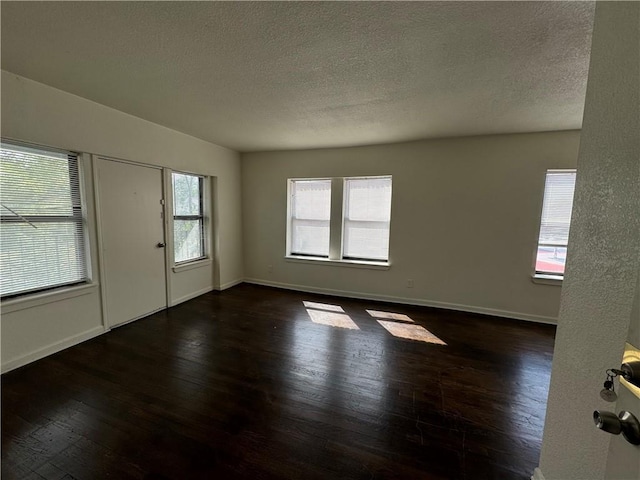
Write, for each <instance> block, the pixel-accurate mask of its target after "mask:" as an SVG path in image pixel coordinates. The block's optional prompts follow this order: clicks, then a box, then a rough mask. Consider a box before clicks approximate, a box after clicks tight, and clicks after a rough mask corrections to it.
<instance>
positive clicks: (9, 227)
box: [0, 143, 87, 298]
mask: <svg viewBox="0 0 640 480" xmlns="http://www.w3.org/2000/svg"><path fill="white" fill-rule="evenodd" d="M0 150H1V154H0V160H1V169H0V212H1V214H0V222H1V224H2V225H1V226H2V228H1V229H0V294H1V296H2V297H3V298H7V297H12V296H16V295H20V294H25V293H32V292H37V291H41V290H46V289H50V288H54V287H59V286H63V285H73V284H77V283H82V282H85V281H87V253H86V249H85V233H84V220H83V216H82V203H81V198H80V176H79V170H78V156H77V154H75V153H71V152H59V151H53V150H44V149H40V148H33V147H27V146H21V145H14V144H9V143H2V145H1V149H0Z"/></svg>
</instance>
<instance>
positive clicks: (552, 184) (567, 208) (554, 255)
mask: <svg viewBox="0 0 640 480" xmlns="http://www.w3.org/2000/svg"><path fill="white" fill-rule="evenodd" d="M575 184H576V171H575V170H548V171H547V175H546V181H545V187H544V201H543V205H542V216H541V220H540V235H539V238H538V250H537V255H536V274H545V275H555V276H562V275H564V267H565V262H566V258H567V243H568V241H569V226H570V224H571V210H572V208H573V192H574V189H575Z"/></svg>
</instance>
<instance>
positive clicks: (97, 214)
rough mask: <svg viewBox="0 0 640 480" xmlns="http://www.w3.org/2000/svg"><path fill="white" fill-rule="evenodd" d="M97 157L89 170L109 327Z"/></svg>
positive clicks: (102, 295) (104, 321)
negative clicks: (91, 179) (91, 175)
mask: <svg viewBox="0 0 640 480" xmlns="http://www.w3.org/2000/svg"><path fill="white" fill-rule="evenodd" d="M99 164H100V162H99V157H98V156H97V155H91V172H92V173H93V206H94V209H95V212H94V213H95V225H96V247H97V249H98V252H97V254H98V278H99V279H100V312H101V313H102V325H103V326H104V328H105V329H106V328H109V327H108V325H107V319H108V318H109V312H108V311H107V284H106V282H105V277H106V275H105V272H104V264H105V260H104V251H103V244H102V231H103V228H102V213H101V212H102V209H101V208H100V172H99Z"/></svg>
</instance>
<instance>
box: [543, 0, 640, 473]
mask: <svg viewBox="0 0 640 480" xmlns="http://www.w3.org/2000/svg"><path fill="white" fill-rule="evenodd" d="M639 32H640V3H637V2H598V4H597V6H596V13H595V23H594V32H593V44H592V48H591V65H590V68H589V81H588V86H587V96H586V104H585V113H584V121H583V129H582V138H581V144H580V154H579V158H578V177H577V182H576V197H575V200H574V210H573V216H572V224H571V233H570V238H569V259H568V266H567V274H566V277H565V280H564V287H563V294H562V304H561V309H560V317H559V322H558V330H557V335H556V345H555V353H554V359H553V371H552V375H551V387H550V391H549V399H548V405H547V417H546V421H545V430H544V436H543V443H542V453H541V458H540V470H541V472H542V474H543V475H544V478H546V479H547V480H574V479H575V480H578V479H580V480H585V479H589V480H592V479H602V478H604V475H605V466H606V463H607V451H608V446H609V442H610V441H611V438H612V436H611V435H608V434H605V433H603V432H601V431H599V430H597V429H596V428H595V427H594V425H593V422H592V420H591V415H592V412H593V411H594V410H599V409H603V410H615V411H616V412H617V411H618V410H617V408H616V405H613V404H608V403H605V402H604V401H603V400H601V399H600V397H599V395H598V392H599V390H600V389H601V388H602V382H603V381H604V375H603V374H604V372H605V370H606V369H607V368H612V367H616V366H618V365H620V360H621V359H622V351H623V348H624V342H625V340H626V339H627V335H628V334H629V332H631V335H634V333H633V331H634V329H631V330H629V324H630V320H631V317H632V314H633V299H634V295H635V294H636V288H637V286H636V282H637V281H638V270H639V269H640V255H639V248H640V118H639V112H640V92H639V85H640V38H639ZM625 395H626V394H625ZM634 413H635V414H636V415H638V414H639V413H640V412H634ZM614 441H616V442H618V441H619V442H624V440H623V439H621V438H616V439H615V440H614ZM625 448H628V447H627V446H626V445H625ZM638 452H639V450H638V447H634V448H633V450H632V452H631V455H633V456H631V457H629V460H630V461H637V460H638V458H639V456H638ZM538 473H539V472H538ZM538 477H540V475H539V474H538ZM636 478H637V477H636Z"/></svg>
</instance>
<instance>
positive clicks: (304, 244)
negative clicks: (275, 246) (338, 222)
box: [290, 180, 331, 257]
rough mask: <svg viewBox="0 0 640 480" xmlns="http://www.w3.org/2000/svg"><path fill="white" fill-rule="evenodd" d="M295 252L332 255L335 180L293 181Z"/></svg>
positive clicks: (292, 221) (293, 247) (292, 251)
mask: <svg viewBox="0 0 640 480" xmlns="http://www.w3.org/2000/svg"><path fill="white" fill-rule="evenodd" d="M290 194H291V200H290V201H291V204H290V212H291V238H290V243H291V253H292V254H294V255H310V256H315V257H328V256H329V221H330V219H331V180H292V181H291V189H290Z"/></svg>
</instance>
